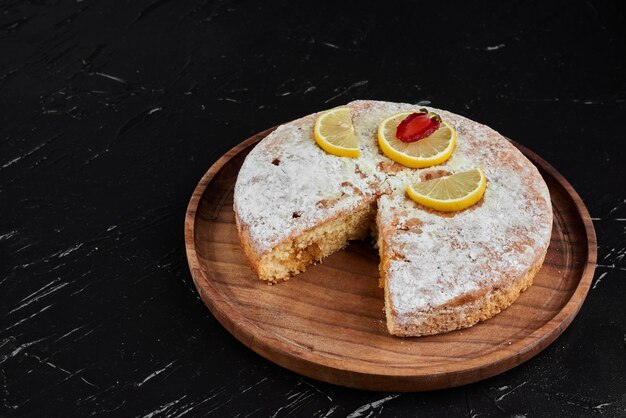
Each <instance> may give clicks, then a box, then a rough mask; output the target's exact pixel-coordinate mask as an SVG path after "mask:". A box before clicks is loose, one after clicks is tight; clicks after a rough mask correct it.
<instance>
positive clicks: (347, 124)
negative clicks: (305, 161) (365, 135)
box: [313, 107, 360, 158]
mask: <svg viewBox="0 0 626 418" xmlns="http://www.w3.org/2000/svg"><path fill="white" fill-rule="evenodd" d="M313 134H314V136H315V142H317V145H319V146H320V147H321V148H322V149H323V150H324V151H326V152H327V153H329V154H333V155H337V156H339V157H352V158H356V157H358V156H359V155H360V153H359V143H358V141H357V139H356V135H355V134H354V126H352V115H350V108H348V107H336V108H334V109H331V110H329V111H326V112H324V113H322V114H321V115H319V116H318V117H317V120H316V121H315V128H314V129H313Z"/></svg>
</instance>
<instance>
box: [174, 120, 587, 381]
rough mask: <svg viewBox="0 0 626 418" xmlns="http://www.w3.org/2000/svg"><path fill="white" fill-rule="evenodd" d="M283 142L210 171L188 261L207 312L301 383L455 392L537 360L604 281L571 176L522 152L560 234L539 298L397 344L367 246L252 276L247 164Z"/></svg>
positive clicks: (237, 151)
mask: <svg viewBox="0 0 626 418" xmlns="http://www.w3.org/2000/svg"><path fill="white" fill-rule="evenodd" d="M272 130H273V128H272V129H268V130H266V131H264V132H261V133H259V134H257V135H254V136H253V137H251V138H249V139H248V140H246V141H244V142H242V143H241V144H239V145H238V146H236V147H235V148H233V149H232V150H230V151H228V152H227V153H226V154H225V155H224V156H222V157H221V158H220V159H219V160H218V161H217V162H216V163H215V164H214V165H213V166H212V167H211V168H210V169H209V171H208V172H207V173H206V174H205V175H204V177H203V178H202V180H201V181H200V183H199V184H198V186H197V187H196V190H195V191H194V193H193V196H192V198H191V201H190V202H189V207H188V209H187V215H186V219H185V245H186V248H187V259H188V261H189V267H190V270H191V274H192V276H193V280H194V283H195V285H196V287H197V289H198V292H199V293H200V296H201V297H202V300H203V301H204V302H205V304H206V305H207V306H208V308H209V309H210V310H211V312H212V313H213V315H215V317H216V318H217V319H218V320H219V322H220V323H221V324H222V325H223V326H224V327H225V328H226V329H228V331H230V332H231V333H232V334H233V335H234V336H235V337H236V338H238V339H239V340H240V341H241V342H242V343H244V344H245V345H246V346H248V347H249V348H251V349H252V350H254V351H255V352H257V353H259V354H260V355H262V356H263V357H265V358H267V359H269V360H270V361H273V362H275V363H277V364H279V365H281V366H283V367H286V368H288V369H290V370H293V371H294V372H296V373H300V374H302V375H305V376H309V377H311V378H314V379H318V380H322V381H325V382H330V383H335V384H338V385H343V386H349V387H354V388H362V389H370V390H382V391H419V390H433V389H441V388H449V387H453V386H459V385H463V384H466V383H471V382H475V381H478V380H482V379H485V378H488V377H491V376H494V375H496V374H498V373H501V372H503V371H505V370H508V369H511V368H512V367H515V366H517V365H518V364H520V363H522V362H524V361H526V360H528V359H529V358H531V357H532V356H534V355H535V354H537V353H539V352H540V351H541V350H543V349H544V348H545V347H547V346H548V345H549V344H550V343H551V342H552V341H554V340H555V339H556V337H558V336H559V335H560V334H561V333H562V332H563V330H564V329H565V328H566V327H567V326H568V325H569V324H570V323H571V322H572V320H573V319H574V317H575V316H576V314H577V313H578V310H579V309H580V306H581V305H582V303H583V301H584V300H585V296H586V295H587V291H588V290H589V286H590V284H591V280H592V278H593V273H594V269H595V261H596V238H595V232H594V229H593V224H592V222H591V220H590V217H589V213H588V212H587V209H586V208H585V205H584V204H583V202H582V200H581V199H580V197H579V196H578V194H577V193H576V191H574V189H573V188H572V186H571V185H570V184H569V183H568V182H567V181H566V180H565V179H564V178H563V176H561V175H560V174H559V173H558V172H557V171H556V170H555V169H554V168H552V167H551V166H550V165H549V164H548V163H546V162H545V161H544V160H543V159H541V158H540V157H538V156H537V155H536V154H534V153H533V152H531V151H529V150H528V149H526V148H524V147H522V146H521V145H517V144H516V146H517V147H518V148H519V149H520V150H521V151H522V152H523V153H524V154H525V155H526V156H527V157H528V158H529V159H530V160H531V161H532V162H533V163H534V164H535V165H536V166H537V167H539V170H540V172H541V174H542V175H543V177H544V179H545V180H546V182H547V184H548V187H549V189H550V194H551V197H552V205H553V209H554V227H553V230H552V239H551V242H550V247H549V249H548V253H547V256H546V260H545V262H544V264H543V267H542V269H541V270H540V271H539V273H538V274H537V276H535V280H534V284H533V286H532V287H531V288H530V289H529V290H528V291H526V292H524V293H523V294H522V295H521V296H520V298H519V299H518V300H517V302H515V303H514V304H513V305H512V306H510V307H509V308H508V309H506V310H505V311H503V312H502V313H500V314H498V315H496V316H495V317H493V318H491V319H489V320H487V321H485V322H481V323H479V324H477V325H475V326H473V327H471V328H468V329H464V330H458V331H454V332H449V333H446V334H439V335H434V336H428V337H417V338H398V337H393V336H391V335H389V334H388V333H387V330H386V327H385V316H384V312H383V305H384V303H383V290H382V289H381V288H379V287H378V261H379V259H378V254H377V252H376V251H375V250H374V249H373V248H371V245H370V244H369V243H367V242H355V243H353V244H351V245H350V246H349V247H348V248H347V249H345V250H343V251H340V252H338V253H336V254H334V255H332V256H330V257H328V258H327V259H325V260H324V262H323V263H321V264H318V265H315V266H311V267H309V269H308V270H307V271H306V272H305V273H302V274H300V275H298V276H297V277H295V278H293V279H291V280H289V281H287V282H284V283H281V284H278V285H274V286H268V285H267V284H266V283H265V282H262V281H261V280H259V279H258V278H257V277H256V275H255V274H254V273H253V272H252V270H251V269H250V268H249V267H248V263H247V261H246V258H245V256H244V254H243V252H242V250H241V248H240V246H239V238H238V236H237V230H236V227H235V219H234V214H233V209H232V205H233V187H234V185H235V180H236V178H237V173H238V172H239V168H240V167H241V164H242V162H243V160H244V158H245V157H246V155H247V154H248V152H249V151H250V150H251V149H252V148H253V147H254V145H255V144H256V143H257V142H258V141H259V140H261V139H262V138H264V137H265V136H267V135H268V134H269V133H270V132H271V131H272Z"/></svg>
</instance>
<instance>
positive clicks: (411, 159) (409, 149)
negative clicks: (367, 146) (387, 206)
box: [378, 112, 456, 168]
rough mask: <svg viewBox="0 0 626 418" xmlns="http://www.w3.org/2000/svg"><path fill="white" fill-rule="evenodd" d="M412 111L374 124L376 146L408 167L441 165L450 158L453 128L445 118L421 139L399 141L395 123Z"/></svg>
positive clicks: (453, 135)
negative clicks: (376, 125) (436, 127)
mask: <svg viewBox="0 0 626 418" xmlns="http://www.w3.org/2000/svg"><path fill="white" fill-rule="evenodd" d="M411 113H413V112H403V113H398V114H396V115H393V116H390V117H388V118H387V119H385V120H384V121H382V122H381V123H380V124H379V125H378V145H380V149H381V150H382V151H383V153H384V154H385V155H386V156H387V157H389V158H391V159H392V160H394V161H396V162H398V163H400V164H402V165H404V166H407V167H411V168H424V167H430V166H433V165H437V164H441V163H443V162H445V161H447V160H448V158H450V155H452V151H453V150H454V146H455V145H456V130H455V129H454V127H453V126H452V125H450V124H449V123H447V122H446V121H441V125H440V126H439V128H438V129H437V130H436V131H435V132H433V133H432V134H430V135H429V136H427V137H426V138H424V139H420V140H419V141H415V142H408V143H407V142H402V141H400V140H399V139H398V138H397V137H396V130H397V129H398V125H399V124H400V122H402V121H403V120H404V119H405V118H406V117H407V116H409V115H410V114H411Z"/></svg>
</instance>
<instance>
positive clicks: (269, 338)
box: [185, 127, 597, 390]
mask: <svg viewBox="0 0 626 418" xmlns="http://www.w3.org/2000/svg"><path fill="white" fill-rule="evenodd" d="M274 129H276V127H272V128H269V129H267V130H265V131H262V132H260V133H258V134H255V135H253V136H252V137H250V138H248V139H247V140H245V141H243V142H241V143H240V144H238V145H236V146H235V147H233V148H232V149H230V150H229V151H228V152H226V153H225V154H224V155H223V156H222V157H221V158H219V159H218V160H217V161H216V162H215V163H214V164H213V165H212V166H211V167H210V168H209V170H208V171H207V172H206V173H205V175H204V176H203V177H202V179H201V180H200V182H199V183H198V185H197V186H196V188H195V190H194V192H193V194H192V197H191V200H190V201H189V205H188V207H187V211H186V216H185V247H186V253H187V260H188V263H189V268H190V271H191V274H192V279H193V281H194V284H195V286H196V288H197V289H198V291H199V293H200V296H201V298H202V300H203V301H204V302H205V304H206V305H207V307H208V308H209V310H210V311H211V313H212V314H213V315H214V316H215V317H216V319H217V320H218V321H219V322H220V323H221V324H222V325H223V326H224V327H225V328H226V329H227V330H228V331H229V332H230V333H231V334H232V335H234V336H235V337H236V338H237V339H238V340H240V341H241V342H242V343H244V344H245V345H246V346H248V347H249V348H251V349H252V350H253V351H255V352H257V353H258V354H260V355H262V356H263V357H265V358H267V359H268V360H270V361H273V362H275V363H277V364H279V365H281V366H283V367H286V368H288V369H290V370H293V371H295V372H298V373H301V374H304V375H306V376H309V377H312V378H316V379H320V380H326V381H330V382H332V383H338V384H343V385H346V386H353V387H363V385H361V384H359V383H356V382H358V381H359V380H360V379H359V377H360V378H362V379H365V380H369V381H371V382H372V387H371V388H373V389H376V390H380V389H381V388H385V387H388V388H389V390H415V389H416V388H417V389H418V390H428V389H439V388H445V387H452V386H458V385H460V384H465V383H470V382H471V381H473V380H469V381H463V379H461V380H460V381H457V380H458V379H457V378H458V376H456V375H457V374H458V370H453V371H451V370H449V369H446V368H445V367H443V368H442V366H441V364H437V365H433V366H429V367H423V366H421V367H418V368H409V367H407V365H406V364H404V363H403V364H402V366H401V367H398V369H397V370H394V368H390V366H389V365H386V366H384V367H382V366H380V367H376V366H377V365H375V364H367V366H365V365H363V366H361V367H359V366H355V365H354V364H351V366H352V367H351V368H350V369H346V368H344V367H342V364H343V363H344V361H343V360H342V359H341V358H335V357H336V356H333V355H330V354H328V353H326V354H325V355H321V353H320V352H319V351H316V352H315V353H313V352H311V350H310V349H309V348H308V347H305V346H301V345H300V344H299V343H297V342H295V341H292V340H290V339H288V338H286V337H284V336H282V335H278V334H276V333H273V332H271V331H269V330H267V329H264V328H260V327H259V326H257V325H256V324H254V323H252V322H250V321H249V320H247V319H246V318H245V317H244V316H243V315H241V313H240V312H239V311H238V310H237V309H235V308H233V307H232V305H231V304H230V303H227V302H226V299H225V298H224V297H223V295H222V294H221V293H220V292H219V291H218V290H217V289H216V288H215V287H214V286H213V284H212V283H211V280H209V279H208V277H207V276H206V274H205V272H204V271H203V269H202V268H201V267H200V262H199V260H198V256H197V253H196V247H195V224H196V223H195V218H196V211H197V208H198V205H199V203H200V200H201V199H202V196H203V195H204V193H205V191H206V188H207V186H208V184H209V183H210V182H211V180H212V179H213V177H215V175H216V174H217V173H218V172H219V171H220V170H221V169H222V168H223V167H224V166H225V165H226V164H227V163H228V162H229V161H230V160H231V159H232V158H233V157H234V156H236V155H238V154H239V153H240V152H242V151H244V150H246V149H247V148H248V147H250V146H252V145H254V144H255V143H257V142H258V141H260V140H261V139H263V138H264V137H265V136H267V135H269V134H270V133H271V132H272V131H273V130H274ZM509 140H510V139H509ZM511 142H512V143H513V144H514V145H515V146H516V147H517V148H518V149H520V151H521V152H522V153H523V154H524V155H526V156H527V157H528V158H529V159H530V160H531V161H533V163H534V164H536V165H538V166H541V168H542V169H543V170H545V171H546V172H548V174H549V175H550V176H552V177H553V178H554V179H556V180H557V182H558V184H559V185H560V186H561V187H563V188H564V189H565V191H566V192H567V194H568V195H569V197H570V199H571V201H572V203H573V205H574V207H576V210H577V211H578V215H579V217H580V218H581V219H582V220H583V224H584V228H585V233H586V237H587V261H586V264H585V266H584V268H583V272H582V274H581V279H580V281H579V282H578V285H577V288H576V290H575V291H574V292H573V293H572V295H571V297H570V299H569V300H568V301H567V303H566V304H565V305H564V306H563V308H562V309H561V310H560V311H559V312H558V313H557V314H556V315H554V316H553V317H552V318H551V319H550V320H548V321H546V322H545V323H544V324H543V325H542V326H540V327H539V328H537V329H536V330H535V331H534V332H532V333H531V334H530V335H528V336H526V337H525V338H522V339H519V340H516V341H514V342H512V343H511V345H507V346H504V347H502V348H500V349H498V350H494V351H492V352H490V353H486V354H485V355H484V356H481V357H480V358H481V360H482V361H481V363H480V364H479V365H477V366H475V367H468V368H464V369H463V372H464V373H465V372H472V371H477V370H482V369H484V368H485V365H486V364H488V365H489V370H488V372H487V373H485V371H484V370H483V373H482V377H481V379H484V378H487V377H490V376H493V375H496V374H498V373H501V372H503V371H506V370H508V369H510V368H512V367H514V366H516V365H518V364H520V363H522V362H524V361H526V360H528V359H529V358H531V357H532V356H534V355H536V354H537V353H539V352H540V351H541V350H543V349H544V348H545V347H547V346H548V345H549V344H550V343H552V342H553V341H554V340H555V339H556V338H557V337H558V336H559V335H560V334H561V333H562V332H563V331H564V330H565V329H566V328H567V326H568V325H569V324H570V323H571V322H572V320H573V319H574V317H575V316H576V314H577V313H578V311H579V310H580V307H581V305H582V302H583V301H584V298H585V296H586V294H587V292H588V291H589V288H590V286H591V281H592V279H593V275H594V271H595V263H596V256H597V243H596V236H595V230H594V228H593V224H592V222H591V221H590V216H589V213H588V211H587V208H586V207H585V205H584V203H583V202H582V199H581V198H580V196H579V195H578V193H577V192H576V191H575V190H574V188H573V187H572V186H571V185H570V184H569V182H568V181H567V180H566V179H565V178H564V177H563V176H562V175H561V174H560V173H559V172H558V171H557V170H556V169H554V167H552V166H551V165H550V164H548V163H547V162H546V161H545V160H544V159H542V158H541V157H539V156H538V155H537V154H535V153H534V152H532V151H530V150H529V149H528V148H526V147H524V146H522V145H520V144H518V143H516V142H515V141H512V140H511ZM205 290H208V292H205ZM220 301H224V302H222V303H218V302H220ZM218 306H219V308H218ZM298 347H300V348H299V349H298ZM321 359H323V361H320V360H321ZM447 364H449V363H447ZM374 370H377V371H374ZM327 376H332V379H328V378H325V377H327ZM424 377H429V378H431V379H433V380H432V381H431V382H430V384H429V385H422V384H420V383H419V380H417V379H420V378H424ZM446 377H449V378H450V379H446ZM389 379H393V380H394V381H395V383H396V384H394V383H390V382H389ZM381 382H387V383H388V385H385V384H383V385H381Z"/></svg>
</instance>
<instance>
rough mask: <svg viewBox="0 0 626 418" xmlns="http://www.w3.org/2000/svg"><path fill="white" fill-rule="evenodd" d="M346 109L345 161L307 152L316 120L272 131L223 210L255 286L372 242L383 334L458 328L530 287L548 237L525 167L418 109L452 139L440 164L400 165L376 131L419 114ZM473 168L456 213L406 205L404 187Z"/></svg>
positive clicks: (543, 198)
mask: <svg viewBox="0 0 626 418" xmlns="http://www.w3.org/2000/svg"><path fill="white" fill-rule="evenodd" d="M346 107H347V108H348V109H349V111H350V115H351V120H352V126H353V130H354V135H355V136H356V139H357V143H358V153H357V154H356V155H353V157H354V158H346V157H338V156H336V155H333V154H331V153H329V152H326V151H325V150H323V149H322V148H321V146H318V144H317V143H316V138H315V135H314V125H315V122H316V119H317V118H318V116H319V115H320V114H312V115H309V116H306V117H303V118H301V119H298V120H295V121H293V122H290V123H287V124H284V125H282V126H279V127H278V128H277V129H276V130H275V131H274V132H272V133H271V134H270V135H268V136H267V137H266V138H265V139H263V140H262V141H261V142H259V144H257V145H256V146H255V148H254V149H253V150H252V151H251V152H250V153H249V155H248V156H247V157H246V159H245V161H244V163H243V165H242V167H241V170H240V172H239V175H238V177H237V182H236V185H235V190H234V211H235V218H236V223H237V229H238V233H239V237H240V241H241V245H242V248H243V250H244V253H245V255H246V257H247V258H248V260H249V262H250V265H251V267H252V269H253V270H254V271H255V272H256V273H257V275H258V276H259V278H260V279H262V280H266V281H268V282H269V283H276V282H279V281H282V280H286V279H288V278H290V277H292V276H294V275H296V274H298V273H299V272H302V271H304V269H305V268H306V267H307V266H308V265H310V264H312V263H315V262H317V261H320V260H321V259H323V258H324V257H326V256H328V255H330V254H332V253H334V252H336V251H338V250H340V249H341V248H343V247H345V246H346V245H347V244H348V242H349V241H350V240H356V239H363V238H366V237H368V236H369V235H370V234H372V235H374V237H375V245H376V246H377V247H378V250H379V253H380V276H381V277H380V284H381V286H382V287H383V289H384V299H385V300H384V309H385V313H386V317H387V328H388V330H389V332H390V333H391V334H393V335H398V336H420V335H430V334H436V333H441V332H447V331H451V330H455V329H459V328H464V327H469V326H472V325H474V324H475V323H477V322H478V321H482V320H485V319H488V318H490V317H492V316H494V315H495V314H497V313H498V312H500V311H501V310H502V309H505V308H506V307H508V306H509V305H510V304H511V303H513V302H514V301H515V300H516V299H517V297H518V296H519V294H520V292H522V291H524V290H525V289H527V288H528V287H529V286H530V285H531V284H532V280H533V277H534V275H535V273H536V272H537V271H538V270H539V269H540V267H541V265H542V263H543V259H544V257H545V254H546V251H547V248H548V244H549V241H550V235H551V230H552V207H551V203H550V196H549V192H548V188H547V186H546V184H545V182H544V181H543V179H542V177H541V175H540V174H539V172H538V170H537V169H536V168H535V166H534V165H533V164H532V163H531V162H530V161H528V159H526V157H524V156H523V155H522V154H521V153H520V152H519V151H518V150H517V149H516V148H515V147H514V146H512V145H511V144H510V143H509V142H508V141H507V140H506V139H505V138H503V137H502V136H501V135H500V134H499V133H497V132H496V131H494V130H493V129H491V128H489V127H487V126H485V125H482V124H479V123H477V122H474V121H471V120H469V119H467V118H465V117H462V116H459V115H456V114H454V113H451V112H447V111H444V110H438V109H430V108H429V109H428V110H429V111H431V112H436V113H437V114H438V115H439V116H440V117H441V118H442V119H443V120H444V121H445V122H446V124H449V125H450V126H451V127H452V128H453V130H454V131H455V134H456V136H455V138H454V140H455V142H456V143H455V144H454V145H455V149H454V152H452V153H451V156H450V157H449V159H447V161H444V162H442V163H441V164H439V165H435V166H433V167H428V168H409V167H407V166H405V165H401V164H399V163H397V162H396V161H393V160H392V159H390V158H388V157H387V156H386V155H385V153H384V152H383V151H382V150H381V146H380V145H379V139H378V138H379V133H378V128H379V126H381V121H385V120H386V119H388V118H389V117H390V116H392V115H395V114H399V113H402V112H408V113H409V114H410V113H411V112H416V111H419V107H418V106H414V105H410V104H401V103H390V102H380V101H355V102H352V103H349V104H348V105H346ZM381 145H382V144H381ZM475 167H481V168H482V171H484V175H485V177H486V178H487V187H486V190H485V189H483V190H484V195H482V199H480V200H479V201H478V202H477V203H476V204H475V205H473V206H471V207H469V208H467V209H464V210H460V211H456V212H441V211H438V210H433V209H430V208H427V207H425V206H423V205H420V204H418V203H416V202H415V201H414V200H412V199H410V198H409V197H407V193H406V188H407V185H410V184H417V185H419V184H420V183H421V182H425V181H428V180H431V179H435V178H438V177H442V176H447V175H450V174H452V173H458V172H463V171H467V170H471V169H473V168H475ZM482 171H481V172H482ZM382 305H383V302H382V301H381V307H382Z"/></svg>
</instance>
